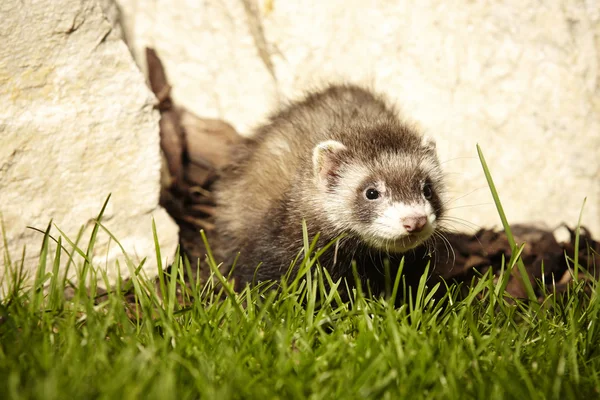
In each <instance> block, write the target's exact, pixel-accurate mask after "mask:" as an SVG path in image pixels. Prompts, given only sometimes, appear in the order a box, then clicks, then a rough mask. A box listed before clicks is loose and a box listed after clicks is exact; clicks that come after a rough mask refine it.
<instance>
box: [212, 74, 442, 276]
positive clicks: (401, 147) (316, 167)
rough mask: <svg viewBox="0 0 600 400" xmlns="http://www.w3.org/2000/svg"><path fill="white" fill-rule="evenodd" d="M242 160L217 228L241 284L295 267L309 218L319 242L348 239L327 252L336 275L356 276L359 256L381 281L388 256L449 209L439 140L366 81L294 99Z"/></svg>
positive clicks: (232, 174) (233, 171) (241, 152)
mask: <svg viewBox="0 0 600 400" xmlns="http://www.w3.org/2000/svg"><path fill="white" fill-rule="evenodd" d="M234 159H235V161H234V165H233V166H232V167H231V168H229V169H228V170H226V171H225V172H224V174H223V176H222V179H221V180H220V182H219V183H218V186H217V190H216V193H217V205H218V213H217V215H218V217H217V230H218V233H219V236H220V239H221V240H220V241H221V243H222V244H223V245H224V246H225V249H226V251H225V253H226V256H225V262H226V264H227V263H231V262H232V260H233V258H234V257H235V255H236V254H237V253H238V252H239V253H240V257H239V260H238V263H237V266H236V269H235V271H234V277H235V278H236V280H237V281H238V282H239V283H242V284H243V283H245V282H251V281H252V280H253V278H254V277H255V278H257V280H258V281H261V280H266V279H279V278H280V277H281V276H282V275H283V274H285V273H286V272H287V270H288V268H289V266H290V264H291V262H292V261H293V260H294V258H295V257H296V256H297V255H298V252H299V251H300V250H301V248H302V244H303V235H302V220H303V219H305V220H306V223H307V226H308V233H309V237H310V238H313V237H314V236H315V235H316V234H317V233H318V232H319V233H320V239H319V242H318V247H323V246H325V245H326V244H327V243H329V242H331V241H332V240H334V239H336V238H337V237H339V236H340V235H345V238H344V239H342V240H341V241H340V242H339V246H337V249H336V248H335V247H334V246H332V247H331V248H330V249H329V250H328V251H327V252H326V253H325V254H324V255H323V256H321V258H320V262H321V264H322V265H323V266H324V267H325V268H327V269H328V271H329V272H330V273H331V275H332V276H333V277H334V278H340V277H351V263H352V260H355V261H356V262H357V266H358V270H359V275H360V276H361V277H362V278H363V279H365V280H366V279H369V280H370V281H371V282H377V281H379V282H382V279H383V278H384V277H383V271H384V267H383V263H384V259H386V258H388V259H390V265H391V266H392V268H393V267H397V265H398V264H399V260H400V258H401V257H402V254H403V253H406V252H408V251H409V250H412V249H414V248H415V247H417V246H419V245H421V244H422V243H424V242H426V241H427V240H428V239H429V238H430V237H431V234H432V233H433V232H434V230H435V228H436V224H437V219H438V218H439V216H440V215H441V213H442V208H443V207H442V201H441V198H440V194H441V193H442V191H443V184H442V177H441V172H440V169H439V163H438V161H437V157H436V155H435V146H434V145H433V143H432V142H431V141H427V140H425V139H424V138H423V137H422V136H421V135H420V134H418V133H417V132H416V131H415V130H414V129H413V128H412V127H411V126H410V125H407V124H406V123H404V122H402V121H401V120H400V119H399V118H398V115H397V113H396V112H395V110H393V108H391V107H389V106H388V105H387V104H386V103H385V102H384V101H383V100H382V99H381V98H380V97H378V96H376V95H374V94H372V93H371V92H370V91H367V90H364V89H361V88H359V87H355V86H331V87H329V88H327V89H325V90H323V91H320V92H317V93H313V94H311V95H309V96H307V97H306V98H305V99H303V100H301V101H299V102H295V103H292V104H290V105H289V106H287V107H285V108H284V109H283V110H281V111H280V112H278V113H276V114H274V115H273V116H272V117H271V119H270V121H269V122H268V123H267V124H265V125H264V126H262V127H260V128H259V129H258V130H257V131H256V133H255V135H254V136H253V137H252V138H251V139H248V140H247V141H246V142H245V143H244V144H243V145H242V147H240V148H236V149H235V154H234ZM421 247H422V246H421ZM259 263H260V264H261V266H260V268H259V269H258V270H256V267H257V266H258V265H259ZM392 271H393V269H392ZM351 283H352V282H350V284H351Z"/></svg>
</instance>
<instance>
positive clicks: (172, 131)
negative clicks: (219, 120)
mask: <svg viewBox="0 0 600 400" xmlns="http://www.w3.org/2000/svg"><path fill="white" fill-rule="evenodd" d="M146 62H147V64H148V80H149V81H150V88H151V89H152V91H153V92H154V94H155V95H156V97H157V98H158V101H159V103H158V109H159V110H160V122H159V125H160V147H161V149H162V151H163V154H164V156H165V158H166V161H167V167H168V171H169V174H170V176H171V179H170V180H169V184H170V186H169V187H171V186H174V185H180V184H182V182H183V154H184V152H185V143H184V137H183V129H182V127H181V124H180V122H179V113H178V112H177V111H176V110H175V109H174V108H173V101H172V99H171V86H170V85H169V83H168V82H167V77H166V74H165V71H164V67H163V65H162V62H161V61H160V59H159V58H158V55H157V54H156V52H155V51H154V49H151V48H146Z"/></svg>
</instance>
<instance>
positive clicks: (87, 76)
mask: <svg viewBox="0 0 600 400" xmlns="http://www.w3.org/2000/svg"><path fill="white" fill-rule="evenodd" d="M0 20H2V24H0V37H1V38H2V46H0V105H1V108H0V138H1V141H2V145H1V146H0V212H1V213H2V219H3V222H4V226H5V230H6V232H5V235H6V241H7V243H8V251H9V253H10V254H11V256H12V258H13V261H15V260H18V259H20V255H21V252H22V249H23V246H24V245H26V246H27V253H26V259H25V266H26V269H27V270H28V271H29V274H30V276H31V275H32V273H33V271H35V268H36V267H37V264H36V262H37V259H38V254H39V248H40V245H41V242H42V235H41V234H40V233H38V232H35V231H34V230H31V229H27V226H33V227H35V228H40V229H45V227H46V226H47V224H48V222H49V221H50V219H53V223H54V224H56V226H58V227H59V228H60V229H61V230H62V231H63V232H65V234H66V235H67V236H68V237H69V238H70V239H71V240H73V241H74V240H75V239H76V237H77V234H78V231H79V229H80V228H81V227H82V225H84V224H85V227H86V228H85V231H84V234H83V238H82V240H81V242H80V247H81V248H83V249H85V248H86V246H87V240H86V238H87V237H89V234H90V232H91V227H92V225H93V222H92V219H93V218H95V217H96V215H97V214H98V212H99V211H100V209H101V206H102V204H103V202H104V200H105V199H106V197H107V196H108V195H109V194H110V193H112V198H111V201H110V203H109V204H108V207H107V210H106V213H105V216H104V219H103V223H104V224H105V226H106V227H107V228H108V229H109V230H110V231H111V232H112V233H113V234H114V236H115V237H116V238H117V239H119V240H120V241H121V244H122V245H123V246H124V247H125V249H126V251H127V252H128V254H129V255H130V256H131V257H132V258H133V260H134V261H139V260H141V259H142V258H144V257H148V259H147V260H146V262H145V264H144V270H145V271H146V272H147V273H148V275H153V274H156V261H155V257H154V244H153V236H152V218H154V219H155V221H156V225H157V231H158V236H159V238H160V239H161V245H162V251H163V253H162V254H163V256H167V257H170V256H171V254H173V252H174V250H175V246H176V245H177V241H178V234H177V226H176V225H175V224H174V223H173V221H172V220H171V218H170V217H169V216H168V215H167V214H166V212H165V211H164V210H163V209H162V208H160V207H158V199H159V192H160V185H159V179H160V167H161V159H160V149H159V134H158V118H159V115H158V112H157V111H155V110H153V105H154V103H155V98H154V96H153V94H152V93H151V92H150V90H149V89H148V87H147V86H146V84H145V82H144V77H143V74H142V73H141V72H140V71H139V69H138V68H137V66H136V65H135V62H134V61H133V59H132V57H131V54H130V52H129V50H128V48H127V46H126V45H125V43H124V42H123V41H122V40H121V39H120V37H119V35H118V34H116V33H115V32H114V31H113V28H112V26H111V24H110V23H109V22H108V20H107V19H106V17H105V14H104V13H103V11H102V9H101V7H100V6H99V5H98V4H97V3H96V2H95V1H86V0H45V1H40V2H34V3H30V2H27V5H24V3H23V2H22V1H20V0H4V1H2V2H0ZM52 234H53V235H54V236H55V237H58V236H59V235H60V234H59V232H58V230H57V229H56V228H55V227H53V228H52ZM63 244H64V245H65V247H66V248H67V249H68V250H69V251H70V250H71V248H70V246H69V245H68V244H66V243H65V241H64V240H63ZM4 251H5V248H4V244H3V241H0V252H2V253H3V254H4ZM121 257H122V253H121V250H120V249H119V247H118V246H117V245H116V244H115V243H114V241H113V242H111V241H109V236H108V235H107V234H106V233H104V232H102V231H101V232H100V233H99V235H98V240H97V242H96V246H95V252H94V264H95V265H96V266H98V267H100V268H101V269H104V268H106V270H107V273H108V276H109V278H113V279H114V278H115V277H116V276H117V273H118V271H117V268H116V263H115V260H116V259H119V258H121ZM66 259H67V257H66V256H63V260H66ZM120 265H121V271H120V273H121V275H123V276H127V275H129V273H128V270H127V267H126V264H125V263H124V262H121V263H120ZM6 267H7V266H6V265H5V264H4V263H0V280H1V279H3V277H6V273H7V271H6ZM4 284H6V281H5V282H4Z"/></svg>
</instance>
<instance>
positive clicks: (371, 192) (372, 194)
mask: <svg viewBox="0 0 600 400" xmlns="http://www.w3.org/2000/svg"><path fill="white" fill-rule="evenodd" d="M365 197H366V198H367V199H369V200H377V199H378V198H379V192H378V191H377V190H375V189H367V190H366V191H365Z"/></svg>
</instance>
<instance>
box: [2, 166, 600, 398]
mask: <svg viewBox="0 0 600 400" xmlns="http://www.w3.org/2000/svg"><path fill="white" fill-rule="evenodd" d="M484 169H485V170H486V173H487V174H488V175H489V171H488V170H487V166H485V165H484ZM490 178H491V176H490ZM490 187H491V188H492V193H493V195H494V200H495V201H496V203H497V204H498V205H499V203H500V201H499V199H498V196H497V193H495V188H493V182H492V181H491V180H490ZM494 193H495V194H494ZM101 219H102V212H101V213H100V214H99V215H98V218H97V221H98V223H97V224H96V228H95V229H94V232H93V233H92V239H93V240H91V244H90V245H89V246H88V247H87V248H86V249H81V248H80V247H79V244H78V243H79V242H80V239H81V235H79V236H78V238H76V239H75V240H70V239H69V238H67V237H66V236H65V235H64V234H62V233H61V234H60V236H59V237H55V236H53V235H51V234H50V227H51V225H49V226H48V228H47V229H46V230H45V231H44V234H43V245H42V248H41V251H40V257H39V268H38V270H37V273H36V274H35V282H34V284H33V285H32V286H31V287H24V285H23V278H22V276H21V275H20V274H19V270H20V268H21V266H22V262H21V260H22V259H23V255H19V257H17V258H14V257H13V255H10V254H8V253H5V254H4V255H3V257H4V265H6V266H10V267H11V268H10V270H11V271H12V272H11V274H9V277H8V278H7V279H10V280H11V282H12V283H13V284H12V285H11V286H10V288H9V290H8V291H7V293H6V294H4V295H3V296H2V298H1V299H0V396H1V397H2V398H6V399H21V398H23V399H25V398H41V399H90V398H102V399H128V398H144V399H152V398H157V399H171V398H173V399H197V398H214V399H228V398H260V399H270V398H281V399H288V398H290V399H291V398H314V399H334V398H376V399H379V398H384V399H386V398H387V399H397V398H410V399H421V398H423V399H434V398H444V399H445V398H448V399H469V398H471V399H488V398H491V399H495V398H514V399H538V398H539V399H546V398H556V399H559V398H560V399H565V398H597V397H598V396H599V395H600V375H599V371H600V328H599V327H598V322H599V321H598V315H599V311H600V300H599V299H598V293H597V287H596V285H595V284H592V285H591V286H590V285H589V284H587V283H586V282H585V281H583V280H579V281H574V282H573V283H572V284H571V286H570V288H569V292H568V293H567V294H565V295H559V294H555V293H552V292H549V293H546V297H545V300H544V301H543V303H541V304H540V303H538V302H533V301H531V300H523V301H520V300H514V299H509V298H507V296H506V295H505V294H504V289H503V288H504V287H505V286H506V283H507V279H508V277H509V276H510V273H511V270H512V268H519V266H518V263H519V261H520V259H519V257H518V254H519V251H520V249H522V247H518V246H517V245H516V244H514V245H513V251H514V255H513V257H512V258H511V260H507V262H506V265H505V266H504V267H503V271H504V273H503V274H501V276H500V277H499V279H498V280H494V277H493V276H491V275H490V274H485V275H483V276H481V277H479V278H478V279H476V280H474V281H473V282H472V285H470V287H469V290H468V294H467V295H466V296H465V295H464V294H463V295H461V296H459V290H458V289H460V288H451V289H450V291H449V292H448V294H446V295H445V297H444V298H443V299H442V300H441V301H437V300H433V298H432V296H433V294H434V293H433V292H434V291H435V290H436V288H430V287H426V280H425V279H424V278H423V279H422V280H421V283H420V285H419V287H418V288H413V292H415V291H416V293H417V295H416V300H415V301H407V302H406V303H405V304H404V305H403V306H401V307H398V308H395V307H393V306H392V305H391V304H392V303H393V302H392V301H391V299H383V298H371V297H369V296H366V295H365V294H364V290H356V291H355V292H353V297H352V300H351V302H350V303H343V302H342V301H341V300H340V298H339V295H338V293H337V290H336V283H335V282H331V281H330V279H329V277H328V275H327V274H326V272H324V271H323V270H322V269H321V268H319V266H318V263H316V262H315V257H307V258H306V259H307V261H305V262H304V263H303V265H302V266H301V268H300V270H301V271H303V273H304V274H305V275H304V278H305V279H296V277H293V276H290V277H289V279H288V280H287V282H289V283H287V284H284V285H282V286H281V287H280V288H279V289H277V290H269V287H266V286H259V287H255V288H252V289H249V288H247V289H245V290H243V291H242V292H241V293H234V292H233V288H232V287H231V285H230V284H229V283H228V281H227V279H226V277H222V276H220V275H219V274H218V266H217V265H216V264H215V261H214V259H213V258H212V256H209V257H207V260H204V261H203V262H202V263H201V264H199V265H190V264H189V263H188V262H187V260H185V259H182V258H181V257H179V256H178V255H177V256H176V258H175V263H174V264H173V266H172V268H171V272H170V273H163V271H162V268H161V266H162V265H164V259H163V255H161V253H160V248H159V247H158V245H156V260H157V262H158V265H159V279H158V282H159V283H158V284H156V285H155V283H154V282H153V281H149V280H147V279H144V278H143V277H142V276H141V275H140V271H141V266H140V265H139V264H134V263H133V262H132V261H131V260H130V259H129V258H128V259H127V260H126V263H127V267H128V268H129V271H130V272H131V273H132V275H133V279H132V280H130V281H127V282H123V281H119V282H117V284H116V286H115V287H114V288H113V290H112V291H110V292H109V293H108V294H106V295H102V294H99V293H100V291H99V289H98V288H97V287H96V284H95V282H97V281H98V279H100V280H106V276H103V274H102V272H101V271H102V270H103V268H104V267H106V266H102V267H103V268H99V267H100V266H98V265H94V264H93V263H92V262H91V260H90V255H91V254H92V250H93V243H94V241H95V238H96V237H97V235H99V234H102V233H103V232H104V233H108V232H107V230H106V229H105V228H104V226H103V225H102V224H101V222H100V221H101ZM506 227H507V229H510V227H508V224H506ZM59 232H60V231H59ZM153 233H154V237H155V243H158V236H159V234H160V233H159V232H158V233H157V232H156V230H155V229H154V232H153ZM117 239H118V238H114V237H112V240H113V241H115V242H116V243H118V240H117ZM199 240H200V238H199ZM51 242H58V248H59V249H61V250H60V251H56V252H50V250H49V249H50V246H49V244H50V243H51ZM314 243H315V242H314V240H313V241H310V240H309V238H306V240H305V247H307V248H308V249H314ZM307 252H308V250H307ZM308 253H309V254H312V252H308ZM64 258H66V260H67V263H68V264H69V268H76V270H77V277H78V282H87V283H88V287H87V288H83V287H82V286H80V285H78V284H77V283H74V282H71V281H69V280H68V279H66V278H65V276H64V274H63V273H62V272H59V269H58V266H59V265H60V262H61V259H63V261H64ZM573 265H574V266H575V268H576V269H580V270H581V269H583V267H584V266H580V265H578V263H577V261H575V263H574V264H573ZM406 267H407V268H408V266H406ZM197 268H205V269H208V270H210V271H212V273H213V275H214V278H215V279H211V280H210V281H209V283H207V284H201V283H200V282H197V281H195V280H193V279H192V281H191V282H189V284H188V285H187V286H186V285H185V284H184V282H183V276H184V275H188V276H189V275H192V274H191V272H192V270H194V269H197ZM213 282H216V283H213ZM391 284H392V285H393V290H392V293H394V294H395V293H398V292H399V291H398V287H401V286H402V285H403V280H402V278H401V276H397V277H393V282H391ZM586 285H587V286H586ZM65 287H71V288H72V289H74V290H73V295H72V297H70V298H65V294H64V288H65ZM328 288H330V289H328ZM129 292H133V293H134V296H133V300H132V299H131V296H128V297H126V293H129Z"/></svg>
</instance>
